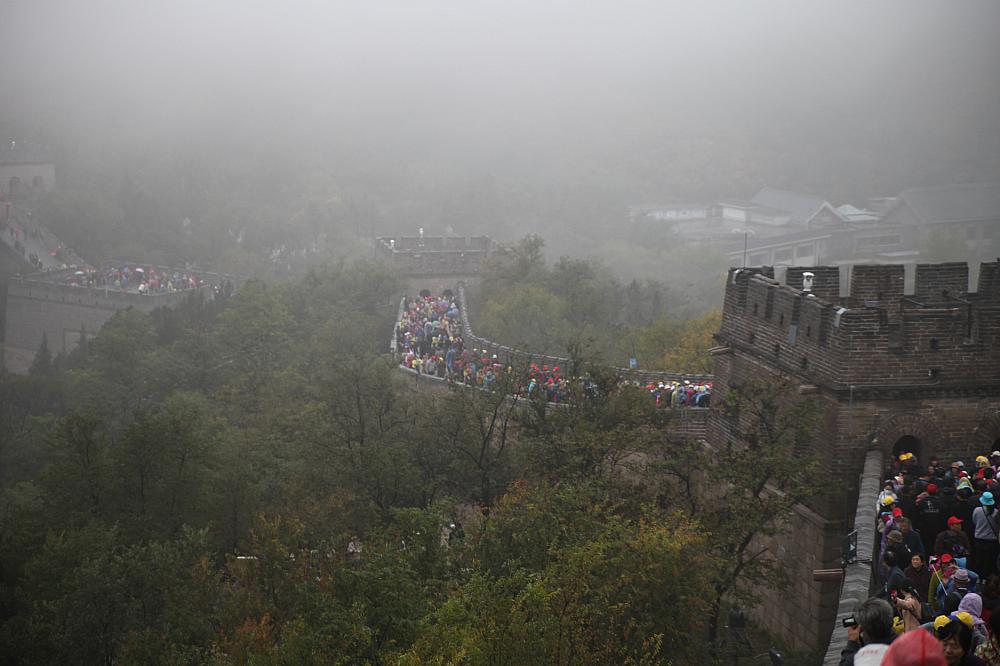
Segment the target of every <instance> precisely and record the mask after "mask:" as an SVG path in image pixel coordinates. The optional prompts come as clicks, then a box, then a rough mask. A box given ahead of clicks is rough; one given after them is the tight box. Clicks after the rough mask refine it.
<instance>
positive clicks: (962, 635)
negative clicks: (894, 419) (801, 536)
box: [840, 451, 1000, 666]
mask: <svg viewBox="0 0 1000 666" xmlns="http://www.w3.org/2000/svg"><path fill="white" fill-rule="evenodd" d="M998 474H1000V451H993V452H992V453H991V454H990V455H989V456H985V455H980V456H977V457H976V459H975V462H974V463H973V464H972V465H969V466H966V464H965V463H964V462H963V461H961V460H956V461H954V462H951V463H949V464H947V465H942V464H941V461H940V460H938V459H937V458H931V459H929V460H928V461H927V462H926V464H921V463H920V462H919V461H918V459H917V457H916V456H915V455H914V454H912V453H909V452H904V453H902V454H901V455H900V456H899V457H898V459H896V460H894V461H893V466H892V471H891V476H889V478H887V479H886V480H885V483H884V484H883V487H882V491H881V492H880V493H879V495H878V498H877V500H876V509H877V511H878V516H879V518H878V524H877V529H878V532H879V535H880V547H879V556H878V562H877V572H876V573H877V575H878V580H879V584H880V592H879V593H878V594H877V595H876V596H874V597H872V598H871V599H868V600H867V601H865V602H864V603H863V604H861V605H860V606H859V607H858V608H857V609H856V610H855V613H854V616H853V618H851V621H850V622H845V625H847V624H850V625H851V626H850V627H849V629H848V638H849V640H848V643H847V646H846V648H845V649H844V651H843V652H842V653H841V661H840V663H841V665H842V666H843V665H845V664H859V665H860V664H904V663H905V664H909V663H914V664H917V663H919V664H948V665H949V666H956V665H959V664H961V665H964V666H978V665H981V664H989V665H990V666H1000V568H998V562H997V558H998V556H1000V511H998V509H997V495H1000V486H998V485H997V481H996V479H997V477H998ZM897 639H898V640H897ZM916 650H922V651H923V652H922V653H921V654H923V655H924V659H925V660H923V661H907V660H906V659H911V658H912V657H913V655H914V654H916V652H914V651H916Z"/></svg>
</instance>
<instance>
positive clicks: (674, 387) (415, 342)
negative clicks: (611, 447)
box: [396, 291, 712, 407]
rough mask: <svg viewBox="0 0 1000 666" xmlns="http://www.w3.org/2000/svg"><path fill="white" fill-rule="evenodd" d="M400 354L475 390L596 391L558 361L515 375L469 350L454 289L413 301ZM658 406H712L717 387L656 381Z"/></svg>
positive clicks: (550, 395) (506, 362)
mask: <svg viewBox="0 0 1000 666" xmlns="http://www.w3.org/2000/svg"><path fill="white" fill-rule="evenodd" d="M396 350H397V353H398V354H399V355H400V358H401V363H402V364H403V365H404V366H406V367H407V368H410V369H411V370H414V371H415V372H417V373H419V374H423V375H432V376H436V377H439V378H442V379H447V380H450V381H456V382H460V383H464V384H467V385H469V386H477V387H482V388H486V389H491V388H493V387H494V386H496V385H497V384H498V382H500V381H501V380H503V381H504V382H505V383H507V382H509V383H511V384H512V386H508V388H509V389H510V390H511V392H512V393H513V394H515V395H519V396H527V397H534V396H544V398H545V400H546V401H547V402H554V403H559V402H563V401H564V400H566V398H567V396H568V394H569V392H570V390H571V389H572V388H573V387H574V386H579V387H580V388H582V389H583V390H584V391H585V392H591V391H592V390H593V388H594V385H593V383H591V382H590V381H589V380H588V379H587V378H580V377H577V378H571V377H568V376H566V374H565V371H564V369H563V368H561V367H560V366H559V365H556V364H555V363H545V362H541V363H530V364H528V367H527V372H526V376H524V377H520V376H518V377H515V374H519V373H516V371H515V368H514V366H513V365H512V363H511V361H510V359H500V358H499V357H498V356H497V354H495V353H490V352H489V351H488V350H486V349H476V348H470V347H466V346H465V341H464V340H463V338H462V315H461V311H460V308H459V305H458V302H457V300H456V299H455V297H454V294H452V293H451V292H450V291H446V292H444V293H443V294H442V295H441V296H431V295H428V294H426V292H425V293H424V295H421V296H418V297H413V298H407V299H406V303H405V306H404V308H403V313H402V316H401V317H400V320H399V323H398V325H397V328H396ZM624 381H625V382H628V383H631V384H632V385H634V386H637V387H644V388H645V389H646V390H647V391H648V392H649V393H650V395H651V396H652V397H653V399H654V400H655V401H656V404H657V405H658V406H664V407H685V406H687V407H708V404H709V400H710V399H711V392H712V386H711V384H710V383H708V382H704V383H700V384H693V383H692V382H690V381H674V382H653V381H650V382H648V383H647V384H645V385H643V384H641V383H639V382H637V381H630V380H624Z"/></svg>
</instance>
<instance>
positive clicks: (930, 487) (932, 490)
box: [927, 483, 937, 495]
mask: <svg viewBox="0 0 1000 666" xmlns="http://www.w3.org/2000/svg"><path fill="white" fill-rule="evenodd" d="M936 492H937V484H936V483H928V484H927V493H928V494H929V495H933V494H934V493H936Z"/></svg>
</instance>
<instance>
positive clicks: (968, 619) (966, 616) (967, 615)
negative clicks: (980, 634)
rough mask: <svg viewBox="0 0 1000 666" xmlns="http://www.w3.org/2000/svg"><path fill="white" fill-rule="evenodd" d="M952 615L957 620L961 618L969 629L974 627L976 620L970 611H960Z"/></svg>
mask: <svg viewBox="0 0 1000 666" xmlns="http://www.w3.org/2000/svg"><path fill="white" fill-rule="evenodd" d="M951 615H952V617H954V618H955V619H956V620H961V621H962V624H964V625H965V626H967V627H968V628H969V629H972V627H973V626H974V625H975V620H973V619H972V613H968V612H966V611H959V612H957V613H952V614H951Z"/></svg>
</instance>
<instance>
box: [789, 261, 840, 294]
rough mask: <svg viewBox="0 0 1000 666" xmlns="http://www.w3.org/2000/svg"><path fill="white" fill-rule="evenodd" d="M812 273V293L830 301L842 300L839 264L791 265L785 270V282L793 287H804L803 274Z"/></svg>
mask: <svg viewBox="0 0 1000 666" xmlns="http://www.w3.org/2000/svg"><path fill="white" fill-rule="evenodd" d="M807 272H808V273H812V274H813V275H814V277H813V287H812V293H813V294H815V295H816V297H817V298H821V299H823V300H824V301H829V302H830V303H836V302H838V301H839V300H840V267H839V266H812V267H805V266H791V267H789V268H788V270H787V271H786V272H785V284H786V285H788V286H789V287H792V288H793V289H802V274H803V273H807Z"/></svg>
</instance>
